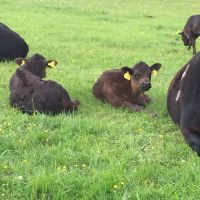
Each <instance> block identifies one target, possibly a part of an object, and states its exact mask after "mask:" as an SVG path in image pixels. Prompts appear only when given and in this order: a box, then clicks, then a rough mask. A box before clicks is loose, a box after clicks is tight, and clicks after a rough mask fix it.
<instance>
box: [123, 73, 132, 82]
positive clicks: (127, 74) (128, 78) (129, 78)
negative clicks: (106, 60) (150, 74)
mask: <svg viewBox="0 0 200 200" xmlns="http://www.w3.org/2000/svg"><path fill="white" fill-rule="evenodd" d="M124 78H125V79H127V80H129V81H130V80H131V76H130V74H129V72H126V73H125V74H124Z"/></svg>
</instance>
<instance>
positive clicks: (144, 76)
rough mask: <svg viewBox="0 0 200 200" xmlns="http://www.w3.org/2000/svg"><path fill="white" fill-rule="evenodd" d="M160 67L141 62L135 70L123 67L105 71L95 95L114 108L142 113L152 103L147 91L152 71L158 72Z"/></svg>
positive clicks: (98, 82) (95, 89) (157, 64)
mask: <svg viewBox="0 0 200 200" xmlns="http://www.w3.org/2000/svg"><path fill="white" fill-rule="evenodd" d="M160 67H161V64H159V63H155V64H153V65H152V66H151V67H149V66H148V65H147V64H146V63H144V62H139V63H137V64H136V65H135V66H134V67H133V68H129V67H122V68H121V69H114V70H108V71H105V72H103V74H102V75H101V76H100V78H99V79H98V80H97V82H96V83H95V84H94V86H93V94H94V96H95V97H96V98H98V99H100V100H105V101H107V102H108V103H110V104H111V105H112V106H114V107H126V108H129V109H130V110H132V111H141V110H142V109H143V108H144V106H145V105H146V104H148V103H150V102H151V99H150V97H148V96H147V95H145V91H147V90H149V89H150V88H151V75H152V71H153V70H156V71H158V70H159V69H160Z"/></svg>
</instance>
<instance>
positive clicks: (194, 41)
mask: <svg viewBox="0 0 200 200" xmlns="http://www.w3.org/2000/svg"><path fill="white" fill-rule="evenodd" d="M191 43H192V48H193V55H194V54H196V38H192V40H191Z"/></svg>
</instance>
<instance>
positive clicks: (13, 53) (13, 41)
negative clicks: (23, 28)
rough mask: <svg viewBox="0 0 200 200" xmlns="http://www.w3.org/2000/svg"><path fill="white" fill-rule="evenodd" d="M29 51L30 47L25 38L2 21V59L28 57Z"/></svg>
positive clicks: (0, 34) (0, 29) (0, 32)
mask: <svg viewBox="0 0 200 200" xmlns="http://www.w3.org/2000/svg"><path fill="white" fill-rule="evenodd" d="M28 51H29V48H28V45H27V44H26V42H25V41H24V39H23V38H22V37H20V36H19V35H18V34H17V33H16V32H14V31H12V30H11V29H10V28H8V27H7V26H6V25H4V24H2V23H0V61H5V60H13V59H15V58H17V57H26V55H27V53H28Z"/></svg>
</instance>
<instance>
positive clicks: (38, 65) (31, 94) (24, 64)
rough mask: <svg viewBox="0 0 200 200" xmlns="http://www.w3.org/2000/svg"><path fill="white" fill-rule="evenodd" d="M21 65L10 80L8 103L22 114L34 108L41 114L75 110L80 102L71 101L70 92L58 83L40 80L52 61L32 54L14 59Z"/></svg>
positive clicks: (32, 110) (55, 62) (30, 112)
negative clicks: (28, 56) (29, 56)
mask: <svg viewBox="0 0 200 200" xmlns="http://www.w3.org/2000/svg"><path fill="white" fill-rule="evenodd" d="M15 62H16V63H17V64H18V65H19V66H20V68H18V69H17V70H16V72H15V74H14V75H13V76H12V78H11V80H10V104H11V106H13V107H17V108H19V109H20V110H21V111H22V112H23V113H28V114H32V113H34V112H35V111H38V112H40V113H44V114H52V115H55V114H59V113H61V112H65V113H68V112H73V111H75V110H77V109H78V105H79V101H76V100H75V101H72V100H71V98H70V96H69V93H68V92H67V91H66V90H65V89H64V88H63V87H62V86H61V85H60V84H58V83H56V82H55V81H51V80H47V81H45V80H43V78H44V77H45V76H46V68H47V67H54V66H55V65H56V64H57V61H55V60H46V59H45V58H44V57H43V56H42V55H39V54H35V55H34V56H32V57H31V58H29V59H24V58H17V59H15Z"/></svg>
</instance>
